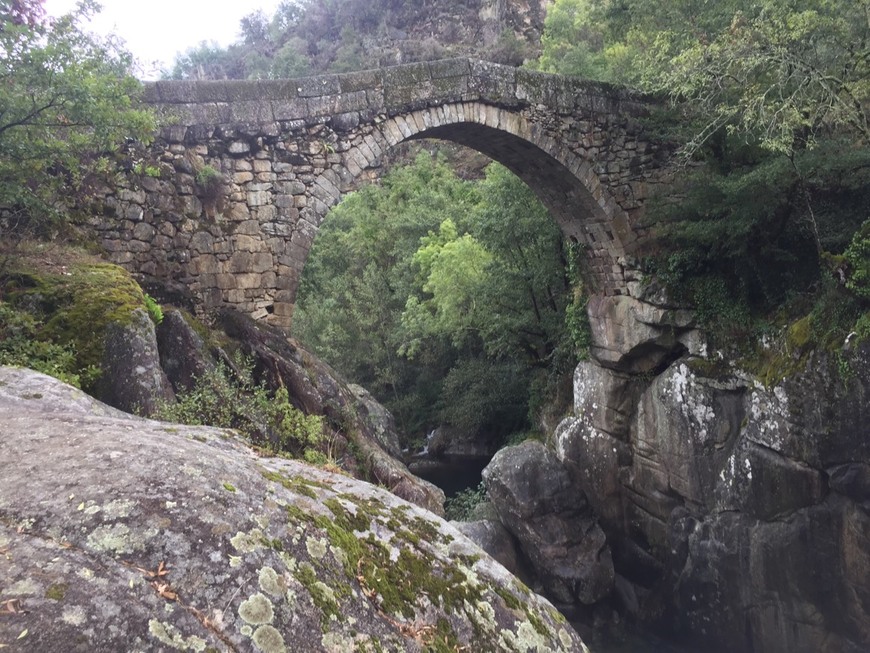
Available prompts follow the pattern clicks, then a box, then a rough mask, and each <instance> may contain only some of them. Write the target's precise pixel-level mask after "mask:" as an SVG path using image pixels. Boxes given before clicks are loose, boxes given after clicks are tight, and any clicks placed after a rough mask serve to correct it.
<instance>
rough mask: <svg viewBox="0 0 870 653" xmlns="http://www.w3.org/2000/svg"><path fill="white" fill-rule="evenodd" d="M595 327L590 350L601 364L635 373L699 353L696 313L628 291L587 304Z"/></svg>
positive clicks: (655, 368)
mask: <svg viewBox="0 0 870 653" xmlns="http://www.w3.org/2000/svg"><path fill="white" fill-rule="evenodd" d="M587 311H588V313H589V324H590V325H591V327H592V345H591V347H590V349H589V353H590V354H591V355H592V357H593V358H594V359H595V360H596V361H597V362H598V364H599V365H602V366H604V367H608V368H611V369H615V370H620V371H624V372H632V373H650V372H653V371H658V370H660V369H661V368H662V367H663V366H667V364H668V363H670V362H671V361H673V360H674V359H675V358H677V357H678V356H679V355H681V354H682V353H685V352H687V351H688V352H691V353H695V354H697V353H699V351H698V350H699V349H700V347H701V341H700V338H699V335H698V331H697V330H696V329H695V328H694V327H695V324H694V316H693V313H692V312H691V311H690V310H687V309H684V308H673V307H662V306H657V305H655V304H652V303H648V302H643V301H640V300H638V299H635V298H633V297H630V296H628V295H614V296H604V295H596V296H593V297H591V298H590V299H589V303H588V305H587Z"/></svg>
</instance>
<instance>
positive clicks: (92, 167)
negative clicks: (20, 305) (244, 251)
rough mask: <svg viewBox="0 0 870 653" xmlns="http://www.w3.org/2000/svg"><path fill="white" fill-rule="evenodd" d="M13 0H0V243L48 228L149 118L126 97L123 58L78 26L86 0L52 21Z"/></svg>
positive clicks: (128, 85) (88, 5) (145, 134)
mask: <svg viewBox="0 0 870 653" xmlns="http://www.w3.org/2000/svg"><path fill="white" fill-rule="evenodd" d="M20 6H21V3H19V2H12V1H10V0H0V52H2V53H3V56H2V58H0V79H2V84H0V212H2V214H3V220H2V222H0V234H2V235H3V240H4V241H5V244H6V245H9V242H10V240H12V239H16V238H20V237H22V236H31V235H34V234H36V235H39V234H45V233H49V232H51V231H53V230H54V229H55V228H56V227H57V225H58V224H59V223H62V222H63V220H64V208H65V207H66V206H68V205H70V204H71V203H72V202H73V201H74V200H76V199H81V198H83V197H85V198H86V197H87V195H88V191H89V188H90V187H91V183H92V181H93V180H94V179H95V178H97V177H101V176H104V175H105V174H106V173H108V172H110V171H111V169H112V167H111V164H110V159H109V157H108V156H107V154H108V153H111V152H114V151H115V150H116V149H117V147H118V146H119V144H122V143H123V142H124V139H126V138H135V139H138V140H140V141H147V140H148V139H150V138H151V136H152V134H153V131H154V124H155V123H154V119H153V116H152V115H151V113H150V112H148V111H146V110H143V109H140V108H137V107H135V105H134V102H133V98H134V97H135V96H136V95H137V94H138V93H139V90H140V84H139V83H138V82H137V81H136V80H135V79H134V78H133V77H131V76H130V75H129V68H130V63H131V58H130V55H129V54H128V53H126V52H124V51H123V50H121V49H120V48H119V47H118V44H117V43H116V42H114V41H113V40H111V39H109V40H106V41H100V40H98V39H97V38H96V37H94V36H92V35H89V34H87V33H85V32H84V31H82V29H81V27H80V26H81V24H82V23H83V22H85V21H87V20H88V18H89V17H90V16H92V15H93V13H94V12H95V11H96V8H97V5H96V4H95V3H94V2H93V1H92V0H85V1H84V2H80V3H79V5H78V7H77V9H76V10H75V11H74V12H73V13H72V14H69V15H66V16H62V17H60V18H58V19H57V20H55V21H51V22H48V21H43V20H41V19H40V18H39V16H38V15H33V14H31V15H30V16H31V18H30V19H28V20H22V19H21V17H20V14H19V13H17V12H18V11H19V8H20Z"/></svg>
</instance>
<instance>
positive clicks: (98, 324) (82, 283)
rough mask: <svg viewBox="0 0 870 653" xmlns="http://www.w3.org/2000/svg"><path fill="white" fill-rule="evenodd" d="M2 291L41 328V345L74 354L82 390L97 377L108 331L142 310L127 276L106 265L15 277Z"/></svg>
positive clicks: (140, 299)
mask: <svg viewBox="0 0 870 653" xmlns="http://www.w3.org/2000/svg"><path fill="white" fill-rule="evenodd" d="M2 290H3V292H4V294H5V295H6V296H7V298H8V301H9V303H10V304H11V306H12V307H14V308H15V309H16V310H20V311H24V312H27V313H29V314H31V315H32V316H33V318H34V319H35V320H36V322H37V323H38V324H40V327H39V333H38V339H39V340H40V341H43V342H48V343H54V344H56V345H58V346H60V347H62V348H65V349H68V351H70V352H73V353H74V354H75V363H74V365H73V367H72V368H71V369H72V371H73V372H74V373H75V374H77V375H78V376H79V380H80V383H81V387H82V388H83V389H85V390H88V389H91V388H93V386H94V384H95V383H96V381H97V379H98V378H99V374H100V363H101V361H102V358H103V350H104V348H105V337H106V330H107V328H108V326H109V325H110V324H113V323H119V324H128V323H129V322H130V316H131V314H132V312H133V311H134V310H135V309H137V308H145V307H146V302H145V296H144V294H143V293H142V289H141V288H140V287H139V285H138V284H137V283H136V282H135V281H134V280H133V279H132V277H130V274H129V273H128V272H127V271H125V270H124V269H123V268H120V267H118V266H116V265H111V264H108V263H98V264H79V265H74V266H71V267H70V268H69V271H68V272H67V273H66V274H61V275H48V274H45V275H40V274H34V273H28V272H16V273H14V274H12V275H10V278H9V279H7V280H6V283H5V284H4V287H3V289H2Z"/></svg>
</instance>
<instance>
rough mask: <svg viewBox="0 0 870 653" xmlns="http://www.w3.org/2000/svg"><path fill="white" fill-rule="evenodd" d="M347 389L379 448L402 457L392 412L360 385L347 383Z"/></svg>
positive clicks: (395, 456) (396, 456) (394, 455)
mask: <svg viewBox="0 0 870 653" xmlns="http://www.w3.org/2000/svg"><path fill="white" fill-rule="evenodd" d="M347 388H348V390H350V391H351V393H353V396H354V398H355V399H356V412H357V414H358V415H359V416H360V419H362V420H363V421H364V423H365V425H366V426H367V427H368V429H369V432H370V433H371V434H372V437H374V439H375V441H376V442H377V443H378V444H379V445H380V446H381V448H382V449H383V450H384V451H386V452H387V453H388V454H390V455H391V456H392V457H393V458H401V457H402V444H401V443H400V442H399V431H398V429H396V420H395V418H394V417H393V415H392V413H390V411H388V410H387V409H386V408H385V407H384V406H383V404H381V403H380V402H379V401H378V400H377V399H375V398H374V397H373V396H372V393H371V392H369V391H368V390H366V389H365V388H363V387H362V386H361V385H356V384H355V383H349V384H348V385H347Z"/></svg>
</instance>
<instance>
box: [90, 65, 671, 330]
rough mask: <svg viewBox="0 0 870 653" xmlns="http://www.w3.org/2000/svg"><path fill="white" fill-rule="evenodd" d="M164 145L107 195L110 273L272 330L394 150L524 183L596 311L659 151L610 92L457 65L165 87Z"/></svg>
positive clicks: (642, 109) (621, 262)
mask: <svg viewBox="0 0 870 653" xmlns="http://www.w3.org/2000/svg"><path fill="white" fill-rule="evenodd" d="M144 99H145V101H146V102H147V103H149V104H151V105H153V106H154V107H155V108H156V109H157V111H158V112H159V115H160V117H161V121H162V124H163V127H162V128H161V131H160V134H159V135H158V137H157V139H156V140H155V142H154V144H153V145H152V146H150V148H149V149H148V150H147V151H141V152H139V153H137V154H136V155H134V156H133V160H132V161H131V169H130V173H129V174H128V176H127V177H126V178H125V179H124V180H122V181H121V182H119V184H118V186H117V187H116V188H113V189H106V191H105V197H104V205H105V212H104V217H103V219H101V220H99V221H98V223H97V224H96V225H95V226H96V227H97V228H98V229H99V230H100V232H101V237H102V240H103V242H104V244H105V246H106V249H107V250H108V251H109V254H110V257H111V259H112V260H114V261H115V262H117V263H120V264H122V265H124V266H126V267H128V268H129V269H131V270H132V271H133V272H136V273H138V274H140V275H143V276H144V277H146V278H152V279H155V280H158V281H159V282H161V283H162V284H165V285H168V286H169V287H170V288H172V287H174V288H176V289H177V290H178V291H179V292H183V293H185V294H187V295H189V296H190V297H191V298H192V299H193V301H194V302H195V303H196V304H197V305H200V306H202V307H203V308H205V309H208V308H211V307H215V306H217V305H220V304H232V305H235V306H236V307H238V308H239V309H241V310H244V311H246V312H249V313H251V314H252V315H254V316H255V317H257V318H264V319H267V320H268V321H270V322H272V323H275V324H278V325H281V326H285V327H287V326H289V325H290V322H291V318H292V313H293V305H294V302H295V298H296V289H297V287H298V284H299V278H300V275H301V273H302V269H303V266H304V264H305V260H306V258H307V256H308V251H309V249H310V247H311V245H312V243H313V241H314V238H315V237H316V234H317V231H318V228H319V226H320V224H321V222H322V221H323V219H324V218H325V217H326V215H327V213H328V212H329V210H330V208H331V207H332V206H334V205H335V204H337V203H338V202H339V201H340V200H341V197H342V195H343V194H344V193H346V192H348V191H352V190H354V189H355V188H357V187H358V186H359V184H360V183H362V182H364V181H368V180H371V179H373V178H376V176H377V170H378V168H379V166H380V163H381V160H382V157H383V155H384V154H385V153H386V152H387V151H388V150H389V149H390V148H392V147H393V146H395V145H397V144H399V143H402V142H404V141H407V140H411V139H421V138H437V139H443V140H448V141H452V142H455V143H459V144H461V145H465V146H468V147H471V148H473V149H475V150H478V151H480V152H482V153H483V154H485V155H487V156H489V157H490V158H492V159H494V160H496V161H499V162H500V163H502V164H503V165H505V166H506V167H508V168H509V169H510V170H512V171H513V172H514V173H515V174H517V175H518V176H519V177H520V178H521V179H523V180H524V181H525V182H526V183H527V184H528V185H529V186H530V187H531V188H532V189H533V190H534V191H535V192H536V193H537V195H538V196H539V197H540V198H541V200H542V201H543V202H544V204H545V205H546V206H547V207H548V209H549V210H550V212H551V214H552V215H553V217H554V219H556V220H557V222H558V223H559V225H560V226H561V228H562V230H563V232H564V233H565V234H566V235H567V236H569V237H571V238H573V239H574V240H576V241H577V242H580V243H582V244H584V245H585V246H586V251H587V254H588V259H587V276H588V280H589V283H590V285H591V286H592V287H593V288H594V289H595V291H596V292H598V293H599V294H604V295H620V294H629V292H630V290H631V281H632V278H631V277H630V276H629V277H628V278H627V277H626V274H625V271H626V262H627V261H630V260H631V257H632V254H633V253H634V252H635V251H636V249H637V247H638V245H639V243H640V242H641V241H642V240H643V237H644V230H643V228H642V226H641V225H640V218H641V217H642V215H643V210H644V204H645V202H646V201H647V200H648V199H649V198H650V197H651V196H652V195H653V194H654V193H655V192H656V191H657V187H658V186H660V185H661V184H664V183H667V181H668V171H667V168H666V166H665V165H664V163H665V162H666V161H667V159H668V155H669V151H670V150H669V146H668V145H667V144H665V143H661V142H657V141H656V140H655V139H652V138H650V137H649V136H648V135H647V134H646V132H645V130H644V128H643V124H642V118H643V117H644V116H646V115H647V114H648V113H649V110H650V108H651V105H650V104H649V103H648V102H647V101H646V100H645V99H644V98H642V97H640V96H638V95H636V94H633V93H632V92H630V91H627V90H625V89H618V88H614V87H610V86H607V85H603V84H598V83H591V82H585V81H582V80H577V79H571V78H565V77H560V76H555V75H547V74H543V73H537V72H532V71H526V70H521V69H516V68H510V67H506V66H500V65H497V64H490V63H485V62H480V61H471V60H466V59H455V60H446V61H436V62H429V63H419V64H410V65H406V66H397V67H395V68H388V69H384V70H377V71H364V72H360V73H350V74H344V75H329V76H323V77H312V78H305V79H299V80H274V81H222V82H221V81H211V82H179V81H166V82H156V83H153V84H149V85H148V86H147V87H146V89H145V98H144Z"/></svg>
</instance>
